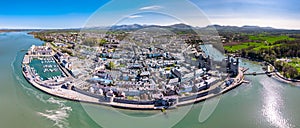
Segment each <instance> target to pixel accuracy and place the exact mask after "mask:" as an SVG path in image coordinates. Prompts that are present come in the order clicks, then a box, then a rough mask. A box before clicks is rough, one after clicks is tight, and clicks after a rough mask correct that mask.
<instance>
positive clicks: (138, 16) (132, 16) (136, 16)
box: [127, 15, 143, 19]
mask: <svg viewBox="0 0 300 128" xmlns="http://www.w3.org/2000/svg"><path fill="white" fill-rule="evenodd" d="M140 17H143V16H141V15H131V16H127V18H129V19H133V18H140Z"/></svg>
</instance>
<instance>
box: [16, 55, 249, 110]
mask: <svg viewBox="0 0 300 128" xmlns="http://www.w3.org/2000/svg"><path fill="white" fill-rule="evenodd" d="M25 56H27V57H28V55H24V58H25ZM23 61H24V60H23ZM23 61H22V68H28V67H30V66H29V65H27V64H25V63H24V62H23ZM26 66H27V67H26ZM22 74H23V76H24V77H25V79H26V80H27V82H29V83H30V84H31V85H32V86H34V87H35V88H36V89H38V90H40V91H42V92H44V93H47V94H49V95H52V96H55V97H58V98H62V99H65V100H70V101H75V102H83V103H90V104H97V105H103V106H110V107H114V108H121V109H131V110H161V109H163V108H165V107H166V106H155V105H154V102H155V101H153V104H146V105H145V104H142V102H143V101H139V102H137V103H123V102H117V101H114V97H106V98H107V99H106V98H105V100H104V101H103V100H102V99H101V98H96V97H93V96H89V95H86V94H84V93H80V92H79V91H76V90H69V89H63V88H60V87H53V88H52V87H46V86H43V85H40V84H39V83H37V82H36V81H35V77H34V76H31V74H29V73H28V72H27V73H26V72H25V71H24V70H22ZM28 74H29V75H28ZM233 79H235V81H234V82H233V83H232V84H231V85H229V86H228V87H225V88H222V90H219V91H218V92H217V93H215V90H216V89H220V87H221V86H220V85H221V84H223V83H224V81H221V82H218V83H216V84H215V85H213V86H216V85H217V84H218V85H217V86H218V87H219V88H217V87H216V88H212V89H211V88H209V89H207V90H204V91H199V92H197V93H193V94H192V95H190V96H183V97H177V101H176V103H175V105H172V106H168V107H167V109H176V108H177V107H180V106H186V105H190V104H194V103H199V102H202V101H204V100H207V99H211V98H214V97H217V96H219V95H222V94H224V93H227V92H229V91H230V90H232V89H234V88H236V87H238V86H240V85H241V84H242V83H243V82H244V74H243V71H242V69H241V68H239V74H238V75H237V76H236V77H235V78H233ZM184 98H187V100H183V101H180V102H179V99H184Z"/></svg>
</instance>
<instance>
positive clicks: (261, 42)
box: [224, 34, 294, 52]
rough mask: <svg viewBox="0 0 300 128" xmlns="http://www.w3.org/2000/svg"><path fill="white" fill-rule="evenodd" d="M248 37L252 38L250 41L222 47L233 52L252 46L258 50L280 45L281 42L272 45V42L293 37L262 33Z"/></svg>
mask: <svg viewBox="0 0 300 128" xmlns="http://www.w3.org/2000/svg"><path fill="white" fill-rule="evenodd" d="M249 39H250V40H252V42H245V43H241V44H237V45H232V46H224V49H225V50H227V51H228V52H235V51H239V50H242V49H246V48H249V47H251V46H252V47H253V50H254V51H258V50H261V49H267V48H270V47H274V46H279V45H281V44H275V45H274V43H275V42H276V41H279V40H294V38H290V37H288V36H285V35H281V36H267V35H263V34H259V35H257V36H254V35H249Z"/></svg>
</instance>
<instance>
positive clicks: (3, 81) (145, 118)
mask: <svg viewBox="0 0 300 128" xmlns="http://www.w3.org/2000/svg"><path fill="white" fill-rule="evenodd" d="M33 44H34V45H42V44H43V42H42V41H40V40H38V39H35V38H33V36H32V35H28V34H26V33H25V32H10V33H0V113H1V114H0V127H1V128H21V127H22V128H98V127H100V128H101V127H104V128H116V127H123V128H127V127H128V128H135V127H153V128H154V127H155V128H159V127H164V128H167V127H174V128H183V127H187V128H219V127H226V128H227V127H231V128H240V127H246V128H250V127H260V128H273V127H278V128H299V127H300V88H299V87H295V86H292V85H289V84H286V83H282V82H280V81H277V80H275V79H273V78H270V77H268V76H266V75H260V76H246V80H247V81H250V83H249V84H242V85H241V86H239V87H237V88H236V89H233V90H232V91H229V92H228V93H226V94H224V95H222V96H220V97H217V98H214V99H211V100H209V101H208V102H202V103H198V104H195V105H193V106H186V107H181V108H179V109H175V110H167V114H162V113H161V112H160V111H145V112H144V111H132V110H120V109H115V108H110V107H104V106H99V105H91V104H84V103H79V102H72V101H67V100H63V99H60V98H56V97H53V96H50V95H47V94H45V93H43V92H41V91H39V90H37V89H36V88H34V87H33V86H31V85H30V84H29V83H28V82H27V81H26V80H25V78H24V77H23V76H22V73H21V61H22V59H23V56H24V54H25V53H26V51H25V50H27V49H28V48H29V47H30V46H31V45H33ZM241 66H243V67H248V68H250V70H249V72H254V71H255V72H260V71H261V66H260V65H258V64H255V63H252V62H248V61H244V62H241ZM207 106H208V107H207ZM209 106H212V107H209ZM205 108H211V110H210V111H206V112H207V113H209V114H207V116H205V118H204V119H203V118H201V119H200V118H199V117H201V116H199V115H201V114H202V113H203V111H201V110H203V109H205ZM204 113H205V112H204Z"/></svg>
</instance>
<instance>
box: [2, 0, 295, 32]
mask: <svg viewBox="0 0 300 128" xmlns="http://www.w3.org/2000/svg"><path fill="white" fill-rule="evenodd" d="M299 5H300V1H299V0H190V1H185V0H155V1H154V0H113V1H110V0H86V1H85V0H28V1H24V0H10V1H1V4H0V28H78V27H89V26H106V25H113V24H133V23H139V24H162V25H169V24H174V23H179V22H184V23H187V24H190V25H193V26H205V25H209V24H220V25H236V26H243V25H258V26H270V27H275V28H288V29H300V6H299Z"/></svg>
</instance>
